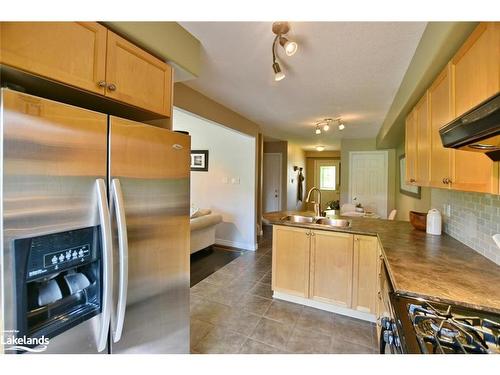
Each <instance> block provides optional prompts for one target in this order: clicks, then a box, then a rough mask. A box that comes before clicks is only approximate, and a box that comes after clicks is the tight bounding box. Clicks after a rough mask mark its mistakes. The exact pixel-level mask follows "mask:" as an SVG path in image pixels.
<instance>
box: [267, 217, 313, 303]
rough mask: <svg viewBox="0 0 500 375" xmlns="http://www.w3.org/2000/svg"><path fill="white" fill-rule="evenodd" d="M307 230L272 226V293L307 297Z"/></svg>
mask: <svg viewBox="0 0 500 375" xmlns="http://www.w3.org/2000/svg"><path fill="white" fill-rule="evenodd" d="M310 238H311V232H310V230H309V229H302V228H292V227H285V226H281V225H274V226H273V260H272V263H273V271H272V287H273V290H274V291H277V292H282V293H287V294H291V295H295V296H299V297H305V298H307V297H309V253H310Z"/></svg>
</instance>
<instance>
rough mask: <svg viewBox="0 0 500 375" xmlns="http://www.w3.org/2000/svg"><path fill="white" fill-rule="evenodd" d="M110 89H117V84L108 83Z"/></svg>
mask: <svg viewBox="0 0 500 375" xmlns="http://www.w3.org/2000/svg"><path fill="white" fill-rule="evenodd" d="M108 90H109V91H115V90H116V85H115V84H114V83H110V84H109V85H108Z"/></svg>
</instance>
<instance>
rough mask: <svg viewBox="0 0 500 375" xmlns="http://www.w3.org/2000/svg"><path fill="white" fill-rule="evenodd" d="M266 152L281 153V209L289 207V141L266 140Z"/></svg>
mask: <svg viewBox="0 0 500 375" xmlns="http://www.w3.org/2000/svg"><path fill="white" fill-rule="evenodd" d="M264 153H274V154H281V209H282V210H285V209H286V207H287V179H288V176H287V170H288V142H286V141H277V142H264Z"/></svg>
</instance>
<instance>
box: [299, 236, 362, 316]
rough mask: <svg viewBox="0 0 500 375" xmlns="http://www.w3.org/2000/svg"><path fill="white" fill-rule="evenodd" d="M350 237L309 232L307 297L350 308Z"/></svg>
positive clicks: (351, 251) (351, 241)
mask: <svg viewBox="0 0 500 375" xmlns="http://www.w3.org/2000/svg"><path fill="white" fill-rule="evenodd" d="M352 261H353V235H352V234H347V233H336V232H328V231H312V234H311V276H310V289H309V294H310V298H312V299H314V300H317V301H320V302H326V303H333V304H336V305H339V306H342V307H347V308H349V307H350V306H351V295H352Z"/></svg>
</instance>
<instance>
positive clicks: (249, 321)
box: [219, 309, 260, 336]
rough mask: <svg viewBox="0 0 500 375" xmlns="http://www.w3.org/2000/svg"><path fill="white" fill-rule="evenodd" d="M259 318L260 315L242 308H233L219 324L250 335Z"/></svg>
mask: <svg viewBox="0 0 500 375" xmlns="http://www.w3.org/2000/svg"><path fill="white" fill-rule="evenodd" d="M259 320H260V316H258V315H254V314H252V313H249V312H247V311H244V310H240V309H232V310H231V312H230V313H229V314H228V315H227V316H226V317H225V318H224V319H222V320H221V321H220V322H219V326H222V327H224V328H227V329H230V330H232V331H234V332H237V333H240V334H242V335H244V336H250V335H251V334H252V333H253V331H254V329H255V327H256V326H257V323H258V322H259Z"/></svg>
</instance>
